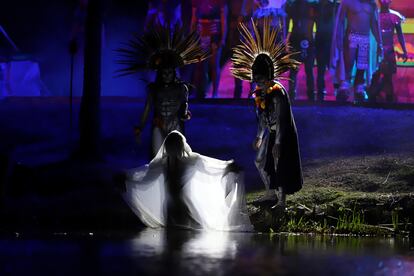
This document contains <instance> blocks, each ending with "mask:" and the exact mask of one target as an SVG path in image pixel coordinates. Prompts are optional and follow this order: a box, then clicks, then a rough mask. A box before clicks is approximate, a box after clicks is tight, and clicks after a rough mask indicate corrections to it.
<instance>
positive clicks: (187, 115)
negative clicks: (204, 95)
mask: <svg viewBox="0 0 414 276" xmlns="http://www.w3.org/2000/svg"><path fill="white" fill-rule="evenodd" d="M183 89H184V98H183V102H182V104H181V108H180V109H181V110H180V117H181V118H180V119H181V120H182V121H188V120H190V119H191V112H190V110H188V93H189V90H190V89H189V88H188V86H187V85H186V84H183Z"/></svg>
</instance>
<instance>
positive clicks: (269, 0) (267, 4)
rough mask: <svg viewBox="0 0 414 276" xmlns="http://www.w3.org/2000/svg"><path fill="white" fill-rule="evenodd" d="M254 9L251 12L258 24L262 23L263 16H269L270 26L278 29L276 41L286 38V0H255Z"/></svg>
mask: <svg viewBox="0 0 414 276" xmlns="http://www.w3.org/2000/svg"><path fill="white" fill-rule="evenodd" d="M254 2H255V4H256V9H255V11H254V13H253V18H254V19H255V21H256V22H259V25H263V18H265V17H270V18H271V21H270V23H271V26H272V27H274V28H278V29H280V33H279V38H278V41H279V40H281V39H286V34H287V26H286V16H287V14H286V12H285V9H284V8H285V4H286V0H255V1H254Z"/></svg>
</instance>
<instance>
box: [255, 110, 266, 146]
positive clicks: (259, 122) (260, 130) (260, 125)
mask: <svg viewBox="0 0 414 276" xmlns="http://www.w3.org/2000/svg"><path fill="white" fill-rule="evenodd" d="M256 117H257V134H256V138H255V139H254V141H253V148H254V149H255V150H258V149H259V148H260V145H261V144H262V140H263V135H264V133H265V130H266V128H265V126H264V125H263V122H262V120H261V119H260V116H259V111H258V109H256Z"/></svg>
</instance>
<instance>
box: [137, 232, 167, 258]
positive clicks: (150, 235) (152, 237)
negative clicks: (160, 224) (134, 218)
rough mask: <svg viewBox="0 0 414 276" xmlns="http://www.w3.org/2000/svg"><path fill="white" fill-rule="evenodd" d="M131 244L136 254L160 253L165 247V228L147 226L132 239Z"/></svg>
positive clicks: (149, 254)
mask: <svg viewBox="0 0 414 276" xmlns="http://www.w3.org/2000/svg"><path fill="white" fill-rule="evenodd" d="M130 246H131V250H132V253H133V254H134V255H139V256H153V255H159V254H161V253H163V251H164V248H165V232H164V230H163V229H152V228H146V229H144V230H143V231H141V232H140V233H139V234H138V236H137V237H136V238H134V239H133V240H131V243H130Z"/></svg>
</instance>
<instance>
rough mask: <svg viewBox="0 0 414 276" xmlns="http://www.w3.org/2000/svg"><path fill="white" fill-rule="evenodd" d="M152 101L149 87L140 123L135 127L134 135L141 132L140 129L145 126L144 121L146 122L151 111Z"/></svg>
mask: <svg viewBox="0 0 414 276" xmlns="http://www.w3.org/2000/svg"><path fill="white" fill-rule="evenodd" d="M152 102H153V95H152V93H151V89H148V96H147V99H146V101H145V106H144V112H143V113H142V115H141V121H140V124H139V125H138V126H136V127H135V135H137V136H139V135H140V134H141V132H142V130H143V129H144V127H145V123H146V122H147V119H148V115H149V113H150V111H151V106H152Z"/></svg>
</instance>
